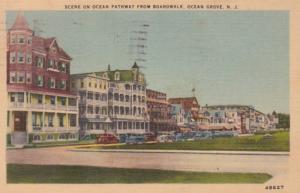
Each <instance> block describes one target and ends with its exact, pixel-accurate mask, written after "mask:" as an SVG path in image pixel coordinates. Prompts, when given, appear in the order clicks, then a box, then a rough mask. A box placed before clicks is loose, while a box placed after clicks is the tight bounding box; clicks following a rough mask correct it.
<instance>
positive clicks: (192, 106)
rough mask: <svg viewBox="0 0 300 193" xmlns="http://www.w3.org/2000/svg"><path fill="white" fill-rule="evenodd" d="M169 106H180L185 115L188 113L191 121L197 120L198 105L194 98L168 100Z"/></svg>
mask: <svg viewBox="0 0 300 193" xmlns="http://www.w3.org/2000/svg"><path fill="white" fill-rule="evenodd" d="M169 103H170V104H171V105H176V104H177V105H181V108H182V109H183V110H184V112H185V113H188V112H190V113H191V116H192V119H193V121H195V120H196V119H197V118H198V115H199V112H200V104H199V103H198V101H197V98H196V97H184V98H169Z"/></svg>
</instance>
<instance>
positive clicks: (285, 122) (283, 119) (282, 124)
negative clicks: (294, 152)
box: [277, 113, 290, 129]
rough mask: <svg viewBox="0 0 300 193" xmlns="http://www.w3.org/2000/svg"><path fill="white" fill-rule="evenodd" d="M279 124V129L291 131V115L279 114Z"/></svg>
mask: <svg viewBox="0 0 300 193" xmlns="http://www.w3.org/2000/svg"><path fill="white" fill-rule="evenodd" d="M277 116H278V122H279V123H278V124H277V128H285V129H289V128H290V115H289V114H284V113H278V114H277Z"/></svg>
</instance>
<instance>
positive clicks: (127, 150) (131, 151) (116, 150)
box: [68, 148, 289, 156]
mask: <svg viewBox="0 0 300 193" xmlns="http://www.w3.org/2000/svg"><path fill="white" fill-rule="evenodd" d="M68 151H77V152H118V153H180V154H216V155H263V156H265V155H276V156H289V152H272V151H214V150H209V151H205V150H155V149H153V150H149V149H144V150H141V149H89V148H86V149H84V148H81V149H79V148H68Z"/></svg>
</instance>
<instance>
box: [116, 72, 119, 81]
mask: <svg viewBox="0 0 300 193" xmlns="http://www.w3.org/2000/svg"><path fill="white" fill-rule="evenodd" d="M115 80H120V72H116V73H115Z"/></svg>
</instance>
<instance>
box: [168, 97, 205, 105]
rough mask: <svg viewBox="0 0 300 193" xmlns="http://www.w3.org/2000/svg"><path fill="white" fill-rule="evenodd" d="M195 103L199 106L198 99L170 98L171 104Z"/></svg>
mask: <svg viewBox="0 0 300 193" xmlns="http://www.w3.org/2000/svg"><path fill="white" fill-rule="evenodd" d="M193 101H196V103H197V104H199V103H198V100H197V98H196V97H179V98H169V102H170V103H171V104H181V103H192V102H193Z"/></svg>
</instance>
